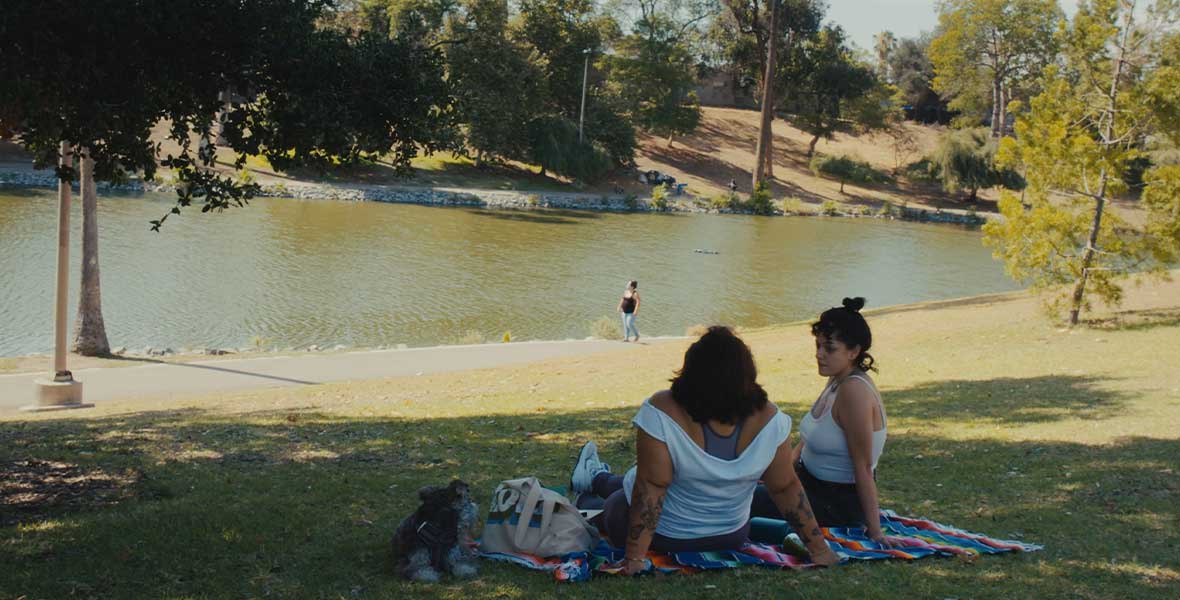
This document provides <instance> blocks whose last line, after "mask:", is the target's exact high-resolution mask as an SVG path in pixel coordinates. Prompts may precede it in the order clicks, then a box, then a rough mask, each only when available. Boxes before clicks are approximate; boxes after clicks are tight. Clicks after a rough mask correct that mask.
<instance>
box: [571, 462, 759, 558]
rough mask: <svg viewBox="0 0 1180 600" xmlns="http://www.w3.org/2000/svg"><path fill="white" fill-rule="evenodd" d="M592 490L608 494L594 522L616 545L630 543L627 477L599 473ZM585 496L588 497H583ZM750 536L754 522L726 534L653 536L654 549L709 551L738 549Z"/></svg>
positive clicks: (586, 503)
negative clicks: (687, 537) (691, 537)
mask: <svg viewBox="0 0 1180 600" xmlns="http://www.w3.org/2000/svg"><path fill="white" fill-rule="evenodd" d="M591 490H592V492H593V493H594V495H595V496H597V497H598V498H605V499H606V502H605V503H604V504H603V506H602V514H600V515H598V516H597V517H595V518H594V519H593V520H592V522H593V523H594V524H595V525H597V526H598V528H599V529H604V530H606V536H607V539H609V540H610V544H611V546H614V547H615V548H625V547H626V546H627V529H628V527H630V525H631V522H630V521H631V518H630V514H631V506H630V505H629V504H627V494H626V492H624V491H623V478H622V477H621V476H619V475H611V474H610V473H599V474H598V475H597V476H596V477H595V478H594V485H593V487H592V488H591ZM583 499H585V500H583ZM583 499H579V500H578V507H579V508H586V507H588V506H589V505H592V504H593V500H592V499H590V498H586V497H585V496H584V497H583ZM749 537H750V523H749V522H746V524H745V525H743V526H742V527H741V529H738V530H737V531H734V532H733V533H726V534H724V535H713V536H708V537H702V538H693V539H679V538H670V537H665V536H663V535H660V534H658V533H657V534H655V535H654V536H652V540H651V550H653V551H655V552H709V551H715V550H736V549H738V548H740V547H741V546H742V544H744V543H746V540H747V539H748V538H749Z"/></svg>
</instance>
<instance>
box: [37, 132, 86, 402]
mask: <svg viewBox="0 0 1180 600" xmlns="http://www.w3.org/2000/svg"><path fill="white" fill-rule="evenodd" d="M60 150H61V158H60V162H59V165H60V166H61V168H62V169H63V170H64V169H66V168H68V167H73V165H74V154H73V148H71V147H70V144H69V143H67V142H62V143H61V148H60ZM83 185H85V182H83ZM70 191H71V190H70V182H69V180H66V179H61V178H60V177H59V178H58V181H57V211H58V212H57V301H56V303H55V304H54V351H53V378H52V379H38V380H37V381H36V382H35V385H36V386H37V402H36V404H33V405H32V406H26V407H24V408H23V409H22V410H28V411H43V410H62V409H66V408H83V407H87V406H94V405H93V404H82V382H80V381H75V380H74V375H73V374H72V373H70V370H69V368H67V366H66V325H67V322H68V316H69V315H68V313H67V305H68V304H69V300H70V298H69V294H70V286H69V269H70Z"/></svg>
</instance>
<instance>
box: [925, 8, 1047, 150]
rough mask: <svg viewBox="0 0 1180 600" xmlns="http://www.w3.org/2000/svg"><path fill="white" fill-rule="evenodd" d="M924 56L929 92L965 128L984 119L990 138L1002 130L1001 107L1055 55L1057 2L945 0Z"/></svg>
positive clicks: (1023, 94)
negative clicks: (930, 66)
mask: <svg viewBox="0 0 1180 600" xmlns="http://www.w3.org/2000/svg"><path fill="white" fill-rule="evenodd" d="M940 11H941V12H940V14H939V19H938V32H937V37H935V38H934V40H933V41H932V42H931V44H930V49H929V56H930V59H931V61H932V62H933V63H934V69H935V73H936V76H935V78H934V89H936V90H938V92H939V93H940V94H942V95H943V97H945V98H948V99H949V100H950V107H951V108H952V109H954V110H958V111H960V112H962V114H963V115H964V117H963V118H964V119H966V120H967V121H966V122H967V124H969V125H972V126H974V125H976V124H978V123H979V122H981V121H982V120H983V118H984V116H985V115H989V117H988V118H990V120H991V123H992V135H997V136H998V135H1000V134H1001V132H1003V131H1004V128H1005V125H1004V123H1005V122H1006V119H1007V112H1006V107H1007V105H1008V102H1009V101H1011V100H1014V99H1020V98H1027V97H1028V94H1029V88H1030V86H1031V85H1032V84H1033V83H1034V81H1035V78H1036V77H1037V76H1038V75H1039V74H1040V72H1041V69H1042V68H1043V67H1044V66H1045V65H1047V64H1049V63H1051V62H1053V60H1054V58H1055V57H1056V55H1057V46H1056V41H1055V38H1054V34H1055V33H1056V31H1057V28H1058V25H1059V24H1060V22H1061V18H1062V16H1061V15H1062V13H1061V8H1060V7H1059V6H1058V5H1057V0H947V1H946V2H944V3H943V4H941V8H940Z"/></svg>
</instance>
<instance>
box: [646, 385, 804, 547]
mask: <svg viewBox="0 0 1180 600" xmlns="http://www.w3.org/2000/svg"><path fill="white" fill-rule="evenodd" d="M631 422H632V423H634V424H635V426H636V427H639V428H640V429H642V430H643V431H645V432H647V434H648V435H650V436H652V437H653V438H655V439H657V440H660V441H661V442H663V443H664V444H665V445H667V446H668V454H670V455H671V457H672V484H671V485H669V486H668V492H667V494H666V495H665V496H664V508H663V511H662V512H661V513H660V522H659V524H658V525H656V533H658V534H660V535H663V536H665V537H669V538H675V539H693V538H701V537H709V536H714V535H725V534H727V533H733V532H734V531H737V530H738V529H741V528H742V526H744V525H745V524H746V521H749V520H750V502H751V501H752V500H753V498H754V487H755V486H756V485H757V484H758V480H759V479H760V478H761V477H762V474H763V473H765V472H766V468H767V467H769V466H770V463H771V461H773V460H774V456H775V453H777V452H778V447H779V446H781V445H782V444H783V442H785V441H786V440H787V436H788V435H790V433H791V417H789V416H787V415H786V414H784V413H782V412H777V413H775V415H774V416H773V417H771V418H770V421H769V422H767V423H766V425H765V426H764V427H763V428H762V430H761V431H759V432H758V434H757V435H755V436H754V439H753V440H750V445H749V446H746V448H745V449H743V450H742V453H741V454H739V455H738V456H737V458H734V459H733V460H725V459H721V458H717V457H716V456H713V455H712V454H709V453H707V452H705V451H704V449H702V448H701V447H700V446H698V445H697V443H696V442H694V441H693V440H692V438H691V437H689V435H688V432H686V431H684V429H682V428H681V427H680V424H679V423H677V422H676V420H675V419H673V418H672V417H670V416H668V414H667V413H665V412H664V411H662V410H660V409H658V408H656V407H654V406H652V404H651V398H648V399H647V400H645V401H644V402H643V406H641V407H639V413H638V414H636V415H635V418H634V419H632V421H631ZM635 473H636V468H635V467H631V470H629V471H627V474H626V476H624V478H623V490H624V492H625V493H626V494H627V502H628V503H630V502H631V490H632V489H633V488H634V486H635Z"/></svg>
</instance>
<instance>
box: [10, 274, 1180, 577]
mask: <svg viewBox="0 0 1180 600" xmlns="http://www.w3.org/2000/svg"><path fill="white" fill-rule="evenodd" d="M1177 274H1180V273H1177ZM1128 296H1129V297H1128V303H1127V305H1126V307H1125V308H1124V309H1123V310H1122V311H1120V312H1114V313H1106V314H1099V315H1095V316H1094V318H1093V319H1092V320H1091V321H1089V322H1088V323H1087V324H1086V325H1085V326H1084V327H1080V328H1077V329H1073V330H1067V329H1062V328H1060V327H1059V326H1057V325H1055V324H1053V323H1051V322H1048V321H1047V320H1045V319H1044V317H1043V316H1042V315H1041V314H1040V312H1039V311H1038V309H1037V303H1036V301H1035V299H1033V298H1031V297H1029V296H1027V295H1025V294H1022V293H1017V294H1011V295H998V296H990V297H985V298H968V299H963V300H957V301H948V302H935V303H926V304H921V305H913V306H901V307H892V308H885V309H880V310H876V311H871V312H869V313H868V317H869V320H870V322H871V324H872V325H873V327H874V334H875V335H874V338H875V340H876V345H875V347H874V353H875V355H876V356H877V358H878V364H879V365H880V367H881V372H880V374H879V375H878V376H877V379H878V381H879V383H880V386H881V389H882V391H883V394H884V399H885V403H886V407H887V411H888V414H889V419H890V422H889V425H890V436H889V442H888V443H887V446H886V451H885V455H884V457H883V458H882V460H881V464H880V469H879V486H880V489H881V497H882V505H883V506H885V507H889V508H893V509H895V510H899V511H901V512H904V513H912V514H918V515H925V516H928V517H931V518H934V519H938V520H940V521H943V522H946V523H951V524H954V525H957V526H960V527H964V528H969V529H972V530H977V531H981V532H985V533H989V534H992V535H996V536H1001V537H1016V538H1020V539H1024V540H1027V541H1032V542H1037V543H1041V544H1044V545H1045V546H1046V549H1045V550H1044V551H1043V552H1038V553H1033V554H1028V555H1009V556H996V557H987V558H980V559H978V560H975V561H965V560H956V559H929V560H922V561H916V562H912V563H903V562H889V563H875V564H852V565H846V566H841V567H838V568H834V569H831V570H827V571H822V572H807V573H797V572H775V571H766V570H757V569H746V570H741V571H736V572H730V573H721V574H704V575H697V576H692V577H669V578H644V579H640V580H624V579H609V578H606V579H601V580H596V581H595V582H592V583H589V584H582V585H574V586H568V587H560V588H558V587H555V584H554V583H553V582H552V580H551V579H550V578H549V577H548V576H547V575H545V574H541V573H534V572H528V571H524V570H522V569H519V568H516V567H510V566H505V565H499V564H490V563H484V564H482V565H481V569H482V574H481V576H480V578H479V579H478V580H476V581H473V582H469V583H466V584H457V583H454V582H451V581H446V582H444V583H442V584H438V585H409V584H405V583H403V582H400V581H399V580H397V579H395V578H394V577H393V576H392V575H391V574H390V573H389V564H388V559H387V548H386V544H387V542H388V539H389V536H390V534H391V532H392V531H393V529H394V527H395V526H396V525H397V523H398V521H399V520H400V518H401V517H402V516H404V515H405V514H407V513H408V512H409V511H410V510H412V508H413V507H414V502H415V499H414V490H416V489H417V488H418V487H419V486H421V485H424V484H428V483H438V482H443V481H446V480H448V479H449V478H451V477H461V478H464V479H466V480H468V481H469V482H471V483H472V484H473V485H474V486H475V489H476V492H477V494H478V496H479V497H480V499H481V503H482V504H484V507H483V508H484V509H485V510H486V500H484V499H485V498H486V496H487V495H488V494H490V492H491V489H492V488H493V486H494V485H495V484H496V482H497V481H499V480H500V479H503V478H508V477H512V476H519V475H526V474H536V475H538V476H540V477H541V479H542V481H545V482H548V483H552V484H560V483H562V482H563V481H564V480H565V479H566V478H567V477H568V468H569V466H570V463H571V461H572V460H573V457H574V455H575V453H576V450H577V448H578V446H579V445H580V444H581V443H582V442H584V441H585V440H587V439H594V440H597V441H598V442H599V443H600V446H601V447H602V448H603V454H604V459H606V460H607V461H609V462H610V463H611V464H613V465H615V466H617V467H620V468H625V467H626V466H627V465H628V464H629V463H630V461H632V460H633V454H634V445H633V442H632V439H633V433H632V432H631V429H630V427H629V426H628V421H629V419H630V417H631V416H632V415H633V414H634V412H635V410H636V408H637V406H638V404H639V403H640V402H641V401H642V399H643V398H644V397H646V396H647V395H648V394H650V393H651V392H653V391H655V390H657V389H660V388H662V387H664V386H665V385H666V384H667V378H668V377H669V376H670V375H671V374H672V372H673V370H675V369H676V368H678V367H679V364H680V357H681V354H682V352H683V350H684V343H683V342H666V343H657V344H650V345H649V344H641V345H636V346H634V347H630V348H628V349H627V350H625V351H620V352H616V353H610V354H604V355H600V356H592V357H582V358H577V359H568V360H553V361H549V362H546V363H541V364H534V365H528V366H522V367H515V368H504V369H493V370H484V371H474V372H465V373H454V374H448V375H436V376H423V377H404V378H397V379H390V380H382V381H363V382H354V383H347V384H333V385H319V386H306V387H301V388H297V389H283V390H268V391H255V392H248V393H235V394H224V395H214V396H204V397H192V398H183V399H174V400H172V401H170V402H168V403H167V404H166V405H164V404H160V403H158V402H154V401H150V400H137V401H125V402H111V403H104V404H103V405H102V406H99V407H98V408H96V409H93V410H90V411H87V412H75V413H69V414H60V415H48V416H45V415H38V416H24V417H18V418H9V419H8V420H5V421H0V466H5V467H6V468H9V469H10V470H13V469H14V467H13V465H21V464H25V465H27V464H28V463H23V462H22V461H27V460H40V461H47V462H54V461H57V462H60V463H61V465H62V466H60V467H58V469H59V471H61V470H62V469H67V468H69V467H68V465H71V464H73V465H77V466H78V467H77V468H78V471H76V472H73V475H72V478H67V477H65V476H64V475H63V476H62V479H61V480H59V481H57V483H58V486H57V487H55V488H50V489H44V490H41V492H40V493H44V494H48V495H46V496H42V498H41V501H42V502H41V503H40V504H36V505H34V506H33V507H32V508H29V509H20V510H18V508H19V507H18V506H17V504H15V503H14V502H15V501H14V500H13V499H14V498H15V499H19V498H21V497H22V496H20V494H19V493H18V494H13V492H12V490H13V489H16V488H13V487H11V486H9V487H4V484H0V516H2V517H3V519H2V520H3V521H4V522H3V523H0V572H2V573H4V574H5V576H4V577H3V578H0V598H15V597H21V596H26V597H28V598H61V597H67V596H70V595H74V596H83V597H103V598H120V597H126V598H131V597H158V598H223V597H231V596H233V597H262V596H271V597H324V598H328V597H330V598H337V597H345V598H351V597H359V598H405V597H444V598H456V599H460V598H462V599H470V598H537V597H550V596H552V595H554V594H557V593H560V595H561V596H562V597H570V598H583V597H585V598H632V597H651V598H668V597H718V598H720V597H729V598H738V597H741V598H746V597H751V598H761V597H766V598H772V597H775V598H777V597H807V598H811V597H868V598H879V597H899V598H902V597H904V598H916V597H921V598H948V597H950V598H1012V597H1016V598H1161V597H1166V596H1168V595H1169V594H1170V592H1167V590H1169V589H1171V590H1175V589H1177V588H1178V587H1180V568H1178V567H1177V565H1180V537H1177V531H1178V530H1180V514H1178V513H1177V511H1176V508H1175V507H1176V504H1177V502H1178V501H1180V475H1178V473H1177V471H1176V469H1177V465H1176V457H1177V456H1180V433H1178V432H1177V424H1178V423H1180V370H1177V369H1176V368H1175V364H1174V363H1175V360H1174V356H1173V354H1174V352H1173V350H1172V349H1173V348H1174V347H1175V345H1176V343H1177V341H1180V284H1178V283H1171V284H1165V285H1156V286H1149V287H1145V288H1141V289H1136V290H1131V291H1130V293H1129V294H1128ZM744 337H745V338H746V339H747V340H748V341H749V342H750V344H751V345H752V347H753V349H754V351H755V355H756V357H757V359H758V362H759V366H760V368H761V377H760V379H761V381H762V382H763V383H764V385H765V386H766V387H767V390H768V392H769V393H770V395H771V398H772V399H773V400H774V401H775V402H777V403H778V404H779V406H780V407H782V409H783V410H785V411H787V412H788V413H789V414H791V415H793V416H795V417H798V416H799V415H800V414H802V412H803V411H805V410H806V408H807V406H808V405H809V403H810V401H811V400H812V399H814V397H815V395H816V394H817V393H818V391H819V388H820V387H821V386H822V381H821V380H820V378H819V377H817V376H816V374H815V370H814V364H813V358H812V353H813V351H814V350H813V346H812V340H811V338H810V335H809V334H808V333H807V328H806V324H805V323H800V324H792V325H784V326H779V327H773V328H768V329H763V330H758V331H750V332H746V333H745V334H744ZM46 468H49V467H46ZM61 472H63V473H69V472H68V471H61ZM67 479H68V480H67ZM5 481H14V479H12V478H9V479H5V478H3V477H0V482H5ZM71 481H72V483H70V482H71ZM70 485H72V486H73V487H72V488H71V487H69V486H70ZM63 489H65V490H66V491H70V490H72V491H71V492H70V493H64V492H63V491H62V490H63ZM55 491H56V492H59V493H58V494H57V495H56V496H55V495H52V494H53V492H55ZM23 493H24V494H26V495H25V496H23V498H25V499H26V500H27V499H28V498H29V497H30V496H28V495H27V494H37V493H39V492H38V490H37V488H35V487H34V488H26V489H25V490H24V491H23ZM6 494H7V495H6ZM33 497H34V498H35V497H36V496H33Z"/></svg>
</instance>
